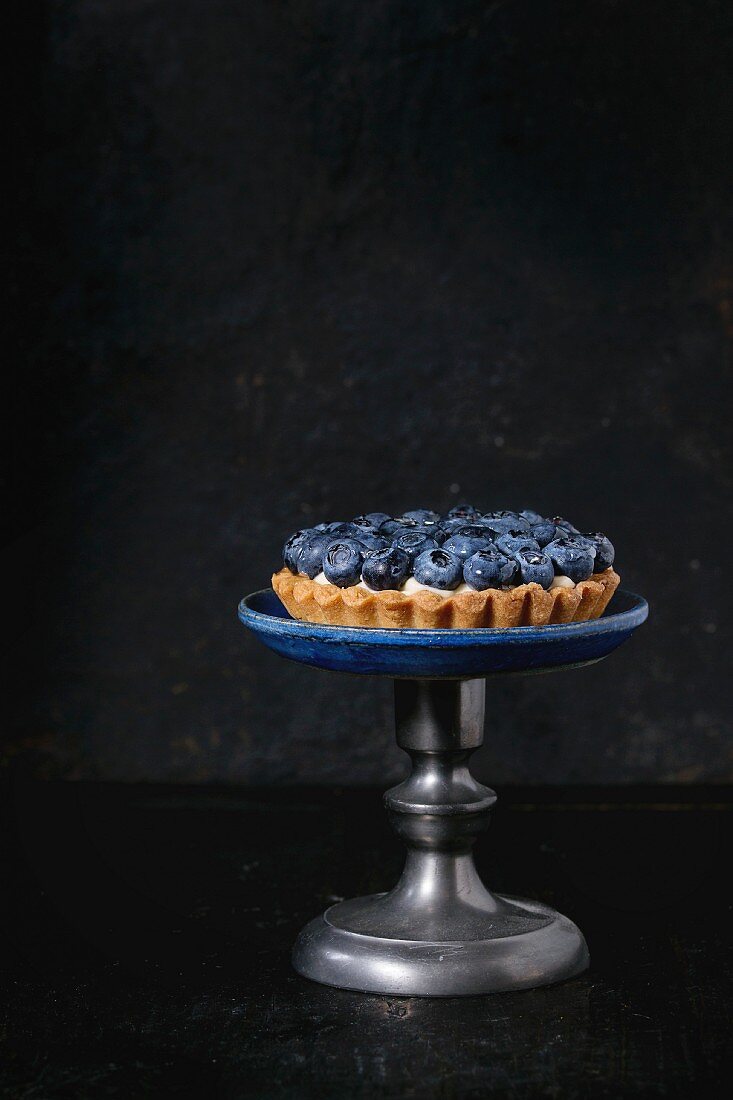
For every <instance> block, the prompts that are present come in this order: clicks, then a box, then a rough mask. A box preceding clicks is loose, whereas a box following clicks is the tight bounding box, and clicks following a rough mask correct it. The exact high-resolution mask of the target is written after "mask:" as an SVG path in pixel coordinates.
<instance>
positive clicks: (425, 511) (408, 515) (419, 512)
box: [401, 508, 440, 527]
mask: <svg viewBox="0 0 733 1100" xmlns="http://www.w3.org/2000/svg"><path fill="white" fill-rule="evenodd" d="M401 518H402V519H403V520H405V519H407V520H414V521H415V523H418V524H419V525H420V526H421V527H434V526H435V525H436V523H440V515H439V514H438V512H431V511H430V509H429V508H414V509H413V510H412V511H410V512H403V513H402V517H401Z"/></svg>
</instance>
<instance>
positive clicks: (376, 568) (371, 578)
mask: <svg viewBox="0 0 733 1100" xmlns="http://www.w3.org/2000/svg"><path fill="white" fill-rule="evenodd" d="M409 572H410V556H409V554H406V553H405V551H404V550H400V548H399V546H388V547H386V549H384V550H374V551H372V552H371V553H370V554H367V556H366V557H365V558H364V564H363V566H362V568H361V576H362V580H363V581H364V583H365V584H366V585H368V586H369V588H373V589H374V590H375V591H376V592H384V591H386V590H387V589H388V588H401V587H402V584H403V582H404V581H405V579H406V578H407V575H408V573H409Z"/></svg>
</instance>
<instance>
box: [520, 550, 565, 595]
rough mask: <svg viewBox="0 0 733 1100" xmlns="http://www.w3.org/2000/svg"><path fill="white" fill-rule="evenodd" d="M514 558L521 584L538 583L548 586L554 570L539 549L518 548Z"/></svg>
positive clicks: (551, 580) (544, 586)
mask: <svg viewBox="0 0 733 1100" xmlns="http://www.w3.org/2000/svg"><path fill="white" fill-rule="evenodd" d="M516 559H517V563H518V565H519V573H520V576H521V578H522V582H523V584H539V585H541V586H542V588H545V589H547V588H549V587H550V585H551V584H552V582H553V579H554V577H555V570H554V568H553V565H552V562H551V561H550V559H549V558H548V556H547V554H543V553H542V552H541V551H539V550H519V551H518V552H517V554H516Z"/></svg>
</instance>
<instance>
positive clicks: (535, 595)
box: [272, 504, 620, 630]
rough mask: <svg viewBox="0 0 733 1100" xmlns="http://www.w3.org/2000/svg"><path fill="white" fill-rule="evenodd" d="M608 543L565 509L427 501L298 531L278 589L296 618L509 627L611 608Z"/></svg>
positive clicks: (613, 582)
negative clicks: (495, 508)
mask: <svg viewBox="0 0 733 1100" xmlns="http://www.w3.org/2000/svg"><path fill="white" fill-rule="evenodd" d="M613 562H614V548H613V544H612V542H611V540H610V539H609V538H607V536H606V535H604V534H602V533H601V532H599V531H596V532H591V533H583V532H581V531H579V530H578V528H577V527H575V526H574V525H573V524H572V523H570V522H569V520H566V519H564V518H563V517H562V516H552V517H548V516H543V515H541V514H540V513H539V512H535V511H532V510H531V509H525V510H524V511H522V512H508V511H500V512H481V511H479V510H478V509H477V508H474V507H473V506H472V505H469V504H462V505H459V506H458V507H456V508H452V509H451V510H450V512H448V513H447V514H446V515H441V514H440V513H439V512H434V511H432V510H430V509H427V508H416V509H413V510H411V511H408V512H403V514H402V515H401V516H389V515H387V514H386V513H385V512H368V513H366V514H365V515H361V516H356V518H355V519H353V520H349V521H346V522H342V521H335V522H333V523H319V524H317V525H316V526H315V527H310V528H307V529H304V530H301V531H296V532H295V533H294V534H293V535H291V536H290V538H289V539H288V540H287V542H286V543H285V546H284V547H283V568H282V569H281V570H280V571H279V572H277V573H275V574H274V576H273V578H272V587H273V588H274V590H275V592H276V593H277V595H278V597H279V599H280V600H281V602H282V603H283V604H284V605H285V607H286V608H287V610H288V611H289V612H290V614H291V615H292V616H293V618H295V619H304V620H306V621H307V622H315V623H330V624H332V625H334V626H375V627H392V628H397V629H400V628H401V629H445V628H450V627H454V628H460V629H463V630H465V629H473V628H482V627H483V628H486V627H492V628H496V627H499V628H502V627H512V626H546V625H547V624H548V623H571V622H581V621H583V620H585V619H597V618H598V617H599V616H600V615H602V614H603V612H604V610H605V608H606V606H607V604H608V602H609V600H610V599H611V597H612V596H613V594H614V592H615V591H616V589H617V587H618V584H619V580H620V578H619V575H618V573H616V572H615V570H614V568H613Z"/></svg>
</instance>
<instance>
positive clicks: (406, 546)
mask: <svg viewBox="0 0 733 1100" xmlns="http://www.w3.org/2000/svg"><path fill="white" fill-rule="evenodd" d="M392 545H393V546H399V548H400V550H404V551H405V553H406V554H409V555H410V561H411V562H412V561H414V560H415V558H416V557H417V555H418V554H422V552H423V551H424V550H437V548H438V544H437V542H436V541H435V539H434V538H433V537H432V535H429V534H428V533H427V531H424V530H421V529H420V528H415V529H414V530H413V531H403V532H402V533H401V534H400V533H399V532H397V533H396V534H395V536H393V538H392Z"/></svg>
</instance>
